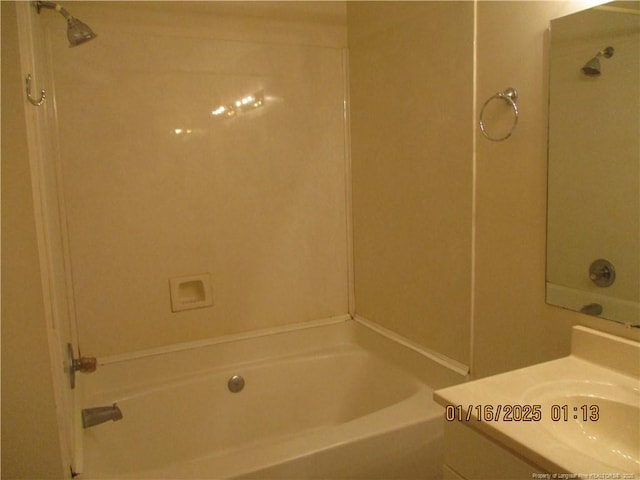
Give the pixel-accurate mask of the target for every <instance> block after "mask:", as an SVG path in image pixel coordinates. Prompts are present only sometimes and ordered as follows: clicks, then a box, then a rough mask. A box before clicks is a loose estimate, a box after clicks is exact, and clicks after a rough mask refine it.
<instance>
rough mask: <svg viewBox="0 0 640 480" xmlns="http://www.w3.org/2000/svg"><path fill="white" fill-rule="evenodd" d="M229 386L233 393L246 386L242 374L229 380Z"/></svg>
mask: <svg viewBox="0 0 640 480" xmlns="http://www.w3.org/2000/svg"><path fill="white" fill-rule="evenodd" d="M227 387H229V391H230V392H232V393H238V392H240V391H242V389H243V388H244V378H242V377H241V376H240V375H234V376H233V377H231V378H230V379H229V381H228V382H227Z"/></svg>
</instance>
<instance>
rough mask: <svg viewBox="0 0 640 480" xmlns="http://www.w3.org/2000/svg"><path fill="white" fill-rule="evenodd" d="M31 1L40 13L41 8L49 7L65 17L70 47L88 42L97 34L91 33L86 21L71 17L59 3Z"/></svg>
mask: <svg viewBox="0 0 640 480" xmlns="http://www.w3.org/2000/svg"><path fill="white" fill-rule="evenodd" d="M33 3H34V5H35V7H36V10H37V11H38V13H40V9H41V8H50V9H52V10H55V11H56V12H58V13H59V14H60V15H62V16H63V17H64V18H66V19H67V39H69V46H70V47H75V46H77V45H80V44H82V43H85V42H88V41H89V40H91V39H92V38H95V37H96V36H97V35H96V34H95V33H93V30H91V28H89V26H88V25H87V24H86V23H84V22H81V21H80V20H78V19H77V18H75V17H72V16H71V14H70V13H69V12H67V11H66V10H65V9H64V8H62V7H61V6H60V5H59V4H57V3H54V2H44V1H39V0H38V1H35V2H33Z"/></svg>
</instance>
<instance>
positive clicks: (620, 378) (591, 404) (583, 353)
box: [434, 327, 640, 478]
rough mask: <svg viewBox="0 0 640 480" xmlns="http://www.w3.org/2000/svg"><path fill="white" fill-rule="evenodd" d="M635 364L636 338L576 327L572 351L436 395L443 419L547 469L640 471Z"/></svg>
mask: <svg viewBox="0 0 640 480" xmlns="http://www.w3.org/2000/svg"><path fill="white" fill-rule="evenodd" d="M639 363H640V344H639V343H638V342H634V341H630V340H626V339H621V338H619V337H614V336H612V335H608V334H604V333H601V332H597V331H595V330H591V329H587V328H585V327H574V330H573V334H572V353H571V355H569V356H567V357H564V358H561V359H558V360H552V361H549V362H545V363H541V364H538V365H534V366H531V367H526V368H522V369H519V370H514V371H511V372H506V373H503V374H500V375H495V376H491V377H487V378H483V379H480V380H476V381H472V382H468V383H465V384H461V385H457V386H454V387H449V388H444V389H441V390H437V391H436V392H435V393H434V399H435V400H436V402H438V403H439V404H440V405H442V406H444V407H445V421H460V422H463V423H467V424H468V425H469V426H471V427H472V428H475V429H477V430H478V431H480V432H482V433H484V434H485V435H487V436H488V437H490V438H492V439H494V440H495V441H497V442H498V443H500V444H502V445H503V446H504V447H506V448H508V449H510V450H512V451H514V452H516V453H517V454H519V455H520V456H522V457H524V458H526V459H528V460H529V461H530V462H532V463H534V464H536V465H539V466H540V467H541V468H542V469H544V470H546V471H548V472H549V473H575V474H612V473H635V474H638V473H640V460H639V458H640V444H638V430H640V419H639V418H638V412H639V411H640V404H639V403H640V368H639ZM593 478H595V477H593ZM602 478H606V477H602ZM611 478H613V477H611ZM618 478H624V477H618Z"/></svg>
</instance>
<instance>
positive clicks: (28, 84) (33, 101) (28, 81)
mask: <svg viewBox="0 0 640 480" xmlns="http://www.w3.org/2000/svg"><path fill="white" fill-rule="evenodd" d="M25 84H26V90H27V100H29V102H30V103H31V105H34V106H36V107H39V106H40V105H42V104H43V103H44V100H45V98H46V97H47V92H45V91H44V88H43V89H42V90H40V99H39V100H36V99H35V98H33V97H32V96H31V74H28V75H27V78H26V79H25Z"/></svg>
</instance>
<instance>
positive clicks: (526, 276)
mask: <svg viewBox="0 0 640 480" xmlns="http://www.w3.org/2000/svg"><path fill="white" fill-rule="evenodd" d="M593 3H594V2H488V1H481V2H478V3H477V5H476V8H477V40H476V42H477V53H476V55H477V56H476V69H477V74H476V79H475V92H476V96H477V98H476V111H475V118H474V116H473V113H472V112H471V108H472V105H473V101H472V99H471V95H472V93H471V92H470V91H469V90H470V89H471V88H473V86H474V77H473V73H472V70H471V69H472V65H473V57H472V52H473V37H472V35H471V34H472V32H473V18H472V17H471V18H470V15H472V13H469V12H472V11H473V8H474V5H473V3H472V2H445V3H444V4H438V3H435V2H427V3H423V2H420V3H410V4H403V5H397V4H394V5H391V4H388V5H381V4H373V3H371V2H362V3H359V2H354V3H350V4H349V5H348V34H349V42H350V43H349V47H350V65H351V71H350V74H351V95H352V124H351V130H352V145H353V147H352V155H353V160H352V161H353V177H354V179H353V190H354V193H353V196H354V202H353V203H354V230H355V233H354V240H355V246H354V249H355V254H354V259H355V278H356V313H358V314H360V315H362V316H364V317H366V318H368V319H370V320H372V321H375V322H377V323H380V324H381V325H383V326H385V327H387V328H389V329H391V330H394V331H396V332H398V333H400V334H402V335H404V336H405V337H408V338H410V339H412V340H414V341H416V342H418V343H420V344H422V345H423V346H425V347H428V348H431V349H434V350H436V351H438V352H440V353H443V354H446V355H449V356H451V357H453V358H454V359H457V360H460V361H463V362H465V361H468V359H469V358H470V359H471V360H470V363H471V369H472V375H473V376H474V377H482V376H486V375H490V374H494V373H499V372H502V371H506V370H510V369H514V368H519V367H522V366H525V365H529V364H533V363H537V362H541V361H545V360H548V359H551V358H556V357H560V356H563V355H566V354H567V353H568V352H569V341H570V330H571V325H572V324H574V323H581V324H585V325H588V326H592V327H594V328H598V329H602V330H607V331H610V332H613V333H618V334H623V335H629V331H628V330H626V331H625V329H624V328H622V327H619V326H617V325H616V324H614V323H612V322H608V321H602V320H599V319H595V318H591V317H587V316H584V315H580V314H577V313H574V312H570V311H567V310H563V309H561V308H557V307H552V306H548V305H546V304H545V297H544V295H545V288H544V286H545V231H546V173H547V172H546V148H547V143H546V142H547V138H546V128H547V75H548V58H547V57H548V55H547V48H548V36H547V29H548V27H549V21H550V20H551V19H553V18H556V17H559V16H562V15H566V14H568V13H572V12H574V11H577V10H580V9H583V8H588V7H589V6H591V5H593ZM394 7H395V8H394ZM453 12H456V13H457V15H454V16H452V17H451V16H449V14H450V13H453ZM416 25H420V26H421V27H422V28H417V27H416ZM451 32H455V35H454V38H453V39H452V38H451V36H450V35H451ZM413 67H415V68H416V69H417V72H416V73H417V76H418V77H419V78H415V77H413V76H412V75H413V73H412V72H414V69H413ZM406 71H410V72H411V73H408V78H407V79H406V80H405V79H404V77H403V75H405V72H406ZM434 72H435V73H434ZM418 84H419V85H420V86H421V87H422V90H420V91H419V93H416V92H417V87H416V85H418ZM507 87H514V88H516V89H517V90H518V92H519V94H520V98H519V100H518V105H519V107H520V123H519V125H518V127H517V130H516V131H515V133H514V134H513V136H512V137H511V138H509V139H508V140H507V141H504V142H498V143H496V142H490V141H488V140H486V139H485V138H484V137H482V135H481V134H480V132H479V129H478V125H477V116H478V113H479V109H480V107H482V105H483V104H484V102H485V101H486V100H487V99H488V98H489V97H491V96H493V95H495V94H496V93H497V92H500V91H503V90H504V89H506V88H507ZM389 92H390V94H389ZM454 93H457V95H455V96H454ZM418 97H424V98H425V99H426V106H425V105H422V103H421V102H416V103H413V102H414V100H416V99H417V98H418ZM442 99H446V100H447V102H446V105H445V104H443V103H441V100H442ZM410 106H411V107H412V108H410ZM493 107H495V105H492V107H491V108H493ZM509 120H510V119H509ZM508 123H509V122H508V121H507V124H508ZM443 125H446V128H444V129H440V128H441V126H443ZM500 128H502V125H500V126H499V127H498V131H497V132H496V133H499V134H501V133H502V131H501V130H499V129H500ZM472 129H475V134H476V137H477V138H476V141H475V144H474V145H472V144H471V143H470V137H471V135H472V132H473V130H472ZM433 132H437V135H435V136H434V135H433ZM492 133H493V132H492ZM453 166H457V169H455V168H453ZM472 175H475V177H474V178H473V180H472V179H471V176H472ZM474 192H475V193H474ZM474 194H475V198H474V197H473V195H474ZM472 198H473V199H474V202H475V205H474V208H475V212H473V211H472ZM438 215H442V216H447V215H448V217H447V218H448V222H452V221H454V220H455V221H457V222H458V228H457V234H455V235H452V234H451V231H450V229H447V228H442V223H441V222H435V223H429V222H433V219H434V218H435V219H438V218H440V217H438ZM472 230H473V232H475V233H474V235H475V244H474V245H472V243H471V239H470V238H471V231H472ZM472 255H473V257H474V261H473V263H472V262H471V260H470V259H471V256H472ZM472 266H473V271H471V268H472ZM438 276H440V279H439V280H438ZM471 276H473V289H471V288H470V280H469V279H470V278H471Z"/></svg>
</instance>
